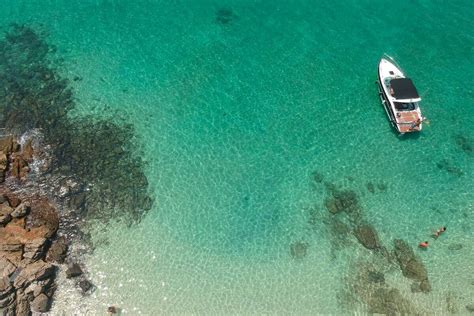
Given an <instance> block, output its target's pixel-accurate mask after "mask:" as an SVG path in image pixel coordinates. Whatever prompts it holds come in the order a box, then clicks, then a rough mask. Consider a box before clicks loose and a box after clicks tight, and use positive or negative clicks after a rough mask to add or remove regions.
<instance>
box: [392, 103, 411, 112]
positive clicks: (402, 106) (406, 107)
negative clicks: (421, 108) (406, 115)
mask: <svg viewBox="0 0 474 316" xmlns="http://www.w3.org/2000/svg"><path fill="white" fill-rule="evenodd" d="M394 104H395V108H396V109H397V110H399V111H413V110H414V109H415V107H416V106H415V103H413V102H410V103H402V102H394Z"/></svg>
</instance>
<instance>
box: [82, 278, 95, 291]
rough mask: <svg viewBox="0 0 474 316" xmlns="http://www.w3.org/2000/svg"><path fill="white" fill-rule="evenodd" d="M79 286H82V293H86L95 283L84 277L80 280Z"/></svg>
mask: <svg viewBox="0 0 474 316" xmlns="http://www.w3.org/2000/svg"><path fill="white" fill-rule="evenodd" d="M79 287H80V288H81V290H82V293H83V294H86V293H87V292H88V291H89V290H90V289H91V288H92V287H93V285H92V283H91V282H89V281H88V280H85V279H84V280H81V281H79Z"/></svg>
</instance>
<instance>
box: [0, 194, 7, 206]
mask: <svg viewBox="0 0 474 316" xmlns="http://www.w3.org/2000/svg"><path fill="white" fill-rule="evenodd" d="M5 202H7V203H8V200H7V198H6V197H5V196H3V195H1V194H0V204H3V203H5Z"/></svg>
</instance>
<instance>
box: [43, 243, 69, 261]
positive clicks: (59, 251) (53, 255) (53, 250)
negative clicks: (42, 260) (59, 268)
mask: <svg viewBox="0 0 474 316" xmlns="http://www.w3.org/2000/svg"><path fill="white" fill-rule="evenodd" d="M66 254H67V241H66V238H64V237H59V238H58V239H56V240H55V241H53V244H52V245H51V247H50V248H49V250H48V254H47V255H46V261H49V262H57V263H64V260H65V259H66Z"/></svg>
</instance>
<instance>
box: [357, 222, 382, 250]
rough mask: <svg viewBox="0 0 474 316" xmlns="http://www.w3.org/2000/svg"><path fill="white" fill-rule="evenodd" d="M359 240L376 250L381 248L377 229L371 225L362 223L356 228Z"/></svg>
mask: <svg viewBox="0 0 474 316" xmlns="http://www.w3.org/2000/svg"><path fill="white" fill-rule="evenodd" d="M354 235H355V237H356V238H357V240H358V241H359V242H360V243H361V244H362V246H364V247H365V248H367V249H370V250H375V249H379V248H380V242H379V238H378V235H377V231H376V230H375V229H374V228H373V227H372V226H371V225H361V226H358V227H356V228H355V229H354Z"/></svg>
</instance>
